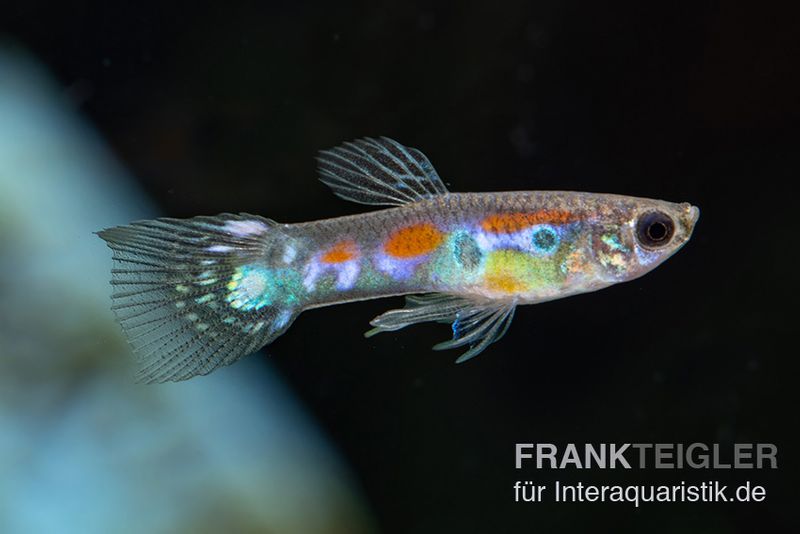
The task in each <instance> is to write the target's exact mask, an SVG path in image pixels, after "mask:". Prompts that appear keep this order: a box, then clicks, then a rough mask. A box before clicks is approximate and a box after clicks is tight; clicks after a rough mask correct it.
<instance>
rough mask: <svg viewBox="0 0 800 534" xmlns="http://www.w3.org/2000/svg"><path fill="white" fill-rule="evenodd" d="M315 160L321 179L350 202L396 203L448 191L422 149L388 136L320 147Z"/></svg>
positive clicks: (416, 199)
mask: <svg viewBox="0 0 800 534" xmlns="http://www.w3.org/2000/svg"><path fill="white" fill-rule="evenodd" d="M317 162H318V164H319V175H320V180H321V181H322V182H323V183H324V184H325V185H327V186H328V187H330V188H331V189H332V190H333V192H334V193H335V194H336V195H337V196H339V197H341V198H344V199H345V200H351V201H353V202H359V203H362V204H372V205H390V206H399V205H402V204H406V203H408V202H415V201H418V200H422V199H425V198H430V197H432V196H434V195H443V194H446V193H447V192H448V191H447V188H446V187H445V185H444V183H443V182H442V180H441V178H439V175H438V174H437V173H436V170H435V169H434V168H433V165H431V163H430V161H428V158H426V157H425V155H424V154H423V153H422V152H420V151H419V150H417V149H415V148H408V147H405V146H403V145H401V144H400V143H398V142H397V141H394V140H392V139H389V138H388V137H380V138H377V139H374V138H369V137H367V138H364V139H358V140H356V141H352V142H348V143H344V144H342V145H340V146H338V147H335V148H332V149H329V150H323V151H321V152H320V153H319V156H318V157H317Z"/></svg>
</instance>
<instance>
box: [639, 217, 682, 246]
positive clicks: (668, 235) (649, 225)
mask: <svg viewBox="0 0 800 534" xmlns="http://www.w3.org/2000/svg"><path fill="white" fill-rule="evenodd" d="M674 233H675V223H674V222H673V221H672V218H671V217H670V216H669V215H667V214H666V213H663V212H660V211H651V212H648V213H645V214H643V215H642V216H640V217H639V221H638V222H637V223H636V238H637V239H638V240H639V243H641V244H642V245H644V246H645V247H651V248H653V247H654V248H658V247H663V246H664V245H666V244H667V243H669V241H670V239H672V234H674Z"/></svg>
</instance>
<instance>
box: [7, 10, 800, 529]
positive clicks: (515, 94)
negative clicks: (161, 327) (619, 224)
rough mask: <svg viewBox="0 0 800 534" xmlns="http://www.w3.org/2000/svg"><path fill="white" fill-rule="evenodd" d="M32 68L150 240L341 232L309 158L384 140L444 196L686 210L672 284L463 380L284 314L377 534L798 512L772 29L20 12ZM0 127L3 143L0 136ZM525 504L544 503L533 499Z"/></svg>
mask: <svg viewBox="0 0 800 534" xmlns="http://www.w3.org/2000/svg"><path fill="white" fill-rule="evenodd" d="M3 10H4V16H3V21H2V22H0V32H2V34H3V35H4V38H5V39H6V40H9V39H10V40H12V41H13V42H16V43H18V44H20V45H21V46H24V47H25V48H27V49H29V50H31V51H32V52H33V53H34V54H36V55H37V56H38V57H39V58H40V59H41V60H43V61H44V62H45V64H47V65H48V66H49V67H50V68H51V69H52V70H53V71H54V73H55V75H56V76H57V78H58V79H59V81H60V82H61V83H62V84H63V87H64V90H65V92H66V93H67V94H68V95H69V97H70V98H71V99H72V101H73V102H74V105H75V106H76V107H77V108H79V109H80V110H81V112H82V113H83V114H85V115H86V116H87V117H88V118H89V119H90V120H91V121H92V122H93V123H94V124H95V125H96V127H97V128H98V129H99V131H100V132H101V134H102V135H103V136H104V137H105V138H106V139H107V140H108V142H109V144H110V145H111V147H112V148H113V150H114V151H115V152H116V154H117V155H118V157H119V158H120V159H121V160H122V161H123V162H124V163H125V165H126V166H127V167H128V168H129V169H130V170H131V171H132V173H133V174H134V175H135V176H136V177H137V179H138V180H140V181H141V185H142V186H143V187H144V188H145V189H146V190H147V191H148V192H149V193H150V195H151V196H152V198H153V200H154V201H155V202H156V203H157V204H158V205H159V206H160V208H161V209H162V211H163V213H165V214H168V215H172V216H192V215H197V214H212V213H217V212H222V211H233V212H239V211H249V212H253V213H259V214H263V215H265V216H269V217H272V218H275V219H277V220H279V221H282V222H296V221H304V220H312V219H317V218H324V217H331V216H337V215H343V214H350V213H359V212H363V211H365V210H366V209H368V208H366V207H362V206H358V205H355V204H348V203H346V202H344V201H341V200H339V199H337V198H335V197H334V196H333V195H332V194H331V193H330V192H329V191H328V190H327V189H326V188H325V187H324V186H323V185H322V184H320V183H319V182H318V181H317V180H316V178H315V163H314V154H315V152H316V151H317V150H319V149H322V148H328V147H331V146H334V145H337V144H339V143H340V142H342V141H345V140H350V139H353V138H356V137H362V136H377V135H387V136H390V137H393V138H395V139H397V140H399V141H401V142H403V143H405V144H407V145H410V146H414V147H418V148H420V149H421V150H423V151H424V152H425V153H426V154H427V155H428V157H429V158H430V159H431V161H432V162H433V164H434V165H435V166H436V168H437V170H438V171H439V174H440V175H441V176H442V177H443V179H444V180H445V181H446V182H447V183H448V184H450V186H451V189H452V190H454V191H491V190H517V189H568V190H586V191H597V192H613V193H620V194H630V195H637V196H645V197H653V198H660V199H665V200H672V201H690V202H692V203H693V204H696V205H698V206H699V207H700V208H701V210H702V216H701V219H700V221H699V224H698V226H697V229H696V232H695V236H694V238H693V239H692V241H691V242H690V243H689V244H688V245H687V246H686V247H685V249H684V250H682V251H681V252H680V253H679V254H678V255H677V256H675V258H673V259H671V260H670V261H669V262H667V263H666V264H664V265H663V266H662V267H660V268H659V269H657V270H656V271H654V272H653V273H651V274H649V275H647V276H646V277H644V278H642V279H639V280H636V281H634V282H632V283H628V284H624V285H621V286H618V287H614V288H610V289H608V290H605V291H602V292H599V293H596V294H590V295H584V296H580V297H575V298H569V299H565V300H561V301H556V302H553V303H548V304H543V305H540V306H531V307H524V308H522V309H520V310H518V312H517V316H516V319H515V321H514V325H513V326H512V328H511V329H510V331H509V333H508V334H507V336H506V338H505V339H503V340H502V341H501V342H499V343H497V344H496V345H494V346H492V347H491V348H490V349H489V350H488V351H487V353H485V354H483V355H482V356H481V357H479V358H477V359H475V360H472V361H470V362H469V363H467V364H464V365H459V366H456V365H454V364H453V363H452V362H453V360H454V359H455V357H456V356H457V353H441V352H432V351H430V350H429V348H428V347H429V346H430V345H432V344H433V343H434V342H436V341H441V340H443V339H445V338H447V337H448V334H449V332H448V329H447V328H446V327H444V326H440V325H422V326H415V327H413V329H408V330H405V331H400V332H397V333H392V334H384V335H382V336H378V337H376V338H372V339H369V340H365V339H364V338H363V337H362V336H361V334H362V332H363V331H364V330H365V329H366V328H367V322H368V320H369V319H371V318H372V317H373V316H375V315H378V314H379V313H381V312H383V311H385V310H387V309H389V308H390V307H392V308H393V307H397V306H399V305H400V304H401V301H400V299H395V300H393V301H388V300H381V301H373V302H365V303H357V304H351V305H348V306H345V307H339V308H332V309H323V310H317V311H313V312H310V313H307V314H304V315H303V316H302V317H301V319H300V320H298V321H297V322H296V323H295V325H294V326H293V327H292V328H291V330H290V331H289V332H288V333H287V334H286V335H284V336H283V337H282V338H280V339H279V340H278V341H277V342H275V343H274V344H273V346H272V347H271V349H270V352H271V355H272V357H271V362H272V364H273V365H274V366H276V367H277V368H278V369H279V370H280V372H281V374H282V375H283V376H284V377H285V379H286V380H287V381H288V382H289V383H290V384H291V385H292V387H293V388H294V389H295V390H296V392H297V394H298V395H299V397H300V398H301V399H303V401H304V402H305V404H306V406H307V407H308V409H309V410H310V411H311V412H312V413H313V415H314V417H315V418H316V420H317V421H318V422H319V424H320V425H321V426H322V427H323V429H324V430H325V432H326V433H327V434H328V435H329V436H330V437H331V439H332V440H333V442H334V443H335V444H336V446H337V447H338V449H339V450H340V452H341V453H342V454H343V455H344V457H345V459H346V461H347V462H348V463H349V465H350V466H351V467H352V469H353V471H354V473H355V475H356V477H357V479H358V481H359V482H360V483H361V485H362V488H363V490H364V493H365V494H366V496H367V499H368V505H369V506H370V508H371V509H372V510H373V512H374V514H375V515H376V517H377V520H378V523H379V526H380V527H381V529H382V530H383V531H385V532H532V531H546V532H547V531H586V530H589V529H591V530H593V531H599V532H605V531H609V532H611V531H613V532H622V531H631V532H641V531H643V530H645V529H647V531H652V532H676V531H680V532H688V531H696V532H752V531H754V530H756V529H758V530H760V531H765V532H780V531H787V530H789V525H790V524H791V523H792V522H793V521H796V518H797V509H796V506H794V503H795V502H796V499H797V497H798V490H797V484H798V483H800V480H798V477H797V473H798V470H797V466H798V461H797V456H798V454H800V449H798V441H797V430H796V429H797V425H798V423H799V422H800V421H798V417H797V413H796V407H797V396H796V391H797V390H798V387H797V382H798V373H797V370H798V365H797V362H796V359H797V353H798V350H797V336H796V332H797V326H796V325H797V312H796V300H795V299H796V297H797V291H796V290H795V286H796V283H795V281H796V279H797V276H798V274H797V271H798V265H799V264H798V254H797V248H798V240H797V229H798V221H797V211H798V210H797V204H796V197H795V196H794V195H795V192H796V190H797V187H796V182H797V180H798V177H799V176H800V128H798V126H799V125H798V119H800V78H799V77H798V67H799V66H800V46H799V45H798V43H799V42H800V40H799V39H798V33H799V31H798V23H797V20H798V18H797V16H796V15H797V13H791V12H789V11H788V10H786V9H782V8H781V6H780V4H778V3H774V4H773V3H770V2H750V3H747V2H738V3H737V2H702V1H701V2H698V1H692V2H669V3H666V2H664V3H662V2H646V3H641V2H633V1H630V2H590V1H578V0H572V1H569V0H567V1H563V0H562V1H556V0H552V1H546V2H530V1H518V2H489V3H487V2H458V3H456V2H453V3H442V4H436V5H433V4H426V3H415V2H404V3H402V4H401V3H396V4H380V3H376V2H315V3H300V2H298V3H290V2H285V3H283V2H248V3H238V4H236V5H225V4H224V3H222V2H218V3H215V4H210V5H205V6H203V5H200V6H198V5H193V4H177V3H176V4H170V5H169V6H167V7H163V6H162V7H155V6H146V5H145V4H140V3H135V4H134V3H130V4H127V5H123V4H121V3H120V4H119V5H110V4H108V3H99V2H98V3H91V2H64V3H55V2H53V3H47V2H26V3H16V4H15V5H11V6H5V7H4V9H3ZM0 120H2V118H0ZM516 442H552V443H558V444H565V443H570V442H573V443H585V442H590V443H601V442H616V443H624V442H668V443H681V442H683V443H692V442H705V443H721V444H722V445H723V447H724V448H728V447H732V444H733V443H735V442H771V443H775V444H776V445H777V446H778V448H779V455H778V459H779V469H778V470H777V471H763V470H762V471H750V472H748V471H736V472H731V471H691V470H684V471H662V472H657V473H656V472H641V471H637V470H633V471H620V470H616V471H600V470H591V471H586V472H576V471H574V470H570V471H566V472H563V471H562V472H559V471H543V472H537V471H536V470H532V469H527V470H523V471H520V472H517V471H516V470H515V469H514V444H515V443H516ZM515 480H534V481H536V482H537V483H541V484H548V485H549V486H550V487H551V489H550V490H549V491H551V492H552V482H553V481H554V480H561V481H563V482H575V481H578V480H583V481H584V482H587V483H596V484H604V483H605V484H613V483H630V484H634V483H655V484H659V483H671V482H680V481H681V480H686V481H687V482H690V483H699V482H701V481H703V480H720V481H721V482H722V483H728V484H730V485H732V486H735V485H737V484H739V483H743V482H745V481H746V480H751V481H752V482H753V483H754V484H763V485H764V486H765V487H766V489H767V499H766V501H765V502H764V503H760V504H753V503H750V504H742V505H736V504H730V503H728V504H724V503H719V504H698V503H695V504H684V505H681V504H645V505H644V506H643V507H642V508H640V509H638V510H636V509H634V508H633V507H632V506H630V505H627V504H617V505H602V504H586V503H584V504H573V505H568V504H553V503H552V500H551V499H547V501H546V502H545V503H542V504H515V503H514V502H513V488H512V486H513V483H514V481H515ZM550 495H551V496H552V493H551V494H550Z"/></svg>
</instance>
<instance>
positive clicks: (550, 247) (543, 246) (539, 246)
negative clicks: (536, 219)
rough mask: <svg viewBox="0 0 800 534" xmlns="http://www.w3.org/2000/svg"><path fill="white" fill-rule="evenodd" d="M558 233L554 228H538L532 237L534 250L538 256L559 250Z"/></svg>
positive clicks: (544, 226) (543, 226) (545, 226)
mask: <svg viewBox="0 0 800 534" xmlns="http://www.w3.org/2000/svg"><path fill="white" fill-rule="evenodd" d="M558 243H559V238H558V232H556V231H555V229H554V228H553V227H552V226H547V225H542V226H537V227H536V228H535V229H534V231H533V235H532V236H531V244H532V245H533V250H534V251H535V252H537V253H538V254H552V253H553V252H555V251H556V250H557V249H558Z"/></svg>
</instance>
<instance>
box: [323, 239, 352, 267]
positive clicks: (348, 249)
mask: <svg viewBox="0 0 800 534" xmlns="http://www.w3.org/2000/svg"><path fill="white" fill-rule="evenodd" d="M356 256H358V247H357V246H356V244H355V242H354V241H341V242H339V243H336V244H335V245H333V247H331V248H330V249H328V251H327V252H325V254H323V255H322V258H320V260H321V261H322V262H323V263H344V262H346V261H350V260H352V259H353V258H355V257H356Z"/></svg>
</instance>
